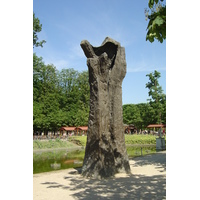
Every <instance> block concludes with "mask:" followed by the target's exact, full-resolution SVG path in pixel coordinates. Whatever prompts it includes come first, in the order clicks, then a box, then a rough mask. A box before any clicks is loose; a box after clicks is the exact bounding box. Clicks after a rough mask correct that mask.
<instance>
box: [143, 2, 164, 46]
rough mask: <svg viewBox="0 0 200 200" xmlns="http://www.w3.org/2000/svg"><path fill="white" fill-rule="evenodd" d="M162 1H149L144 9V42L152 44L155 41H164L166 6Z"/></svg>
mask: <svg viewBox="0 0 200 200" xmlns="http://www.w3.org/2000/svg"><path fill="white" fill-rule="evenodd" d="M164 2H165V1H164V0H149V3H148V7H149V8H150V10H151V11H149V10H148V9H145V15H146V20H149V22H148V26H147V35H146V41H147V40H149V41H150V42H154V39H157V40H158V41H159V42H161V43H162V42H163V40H165V39H166V4H165V3H164ZM149 12H150V14H149Z"/></svg>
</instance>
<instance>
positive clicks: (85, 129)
mask: <svg viewBox="0 0 200 200" xmlns="http://www.w3.org/2000/svg"><path fill="white" fill-rule="evenodd" d="M77 129H81V130H82V131H87V130H88V126H79V127H77Z"/></svg>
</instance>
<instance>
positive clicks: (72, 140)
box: [33, 134, 156, 150]
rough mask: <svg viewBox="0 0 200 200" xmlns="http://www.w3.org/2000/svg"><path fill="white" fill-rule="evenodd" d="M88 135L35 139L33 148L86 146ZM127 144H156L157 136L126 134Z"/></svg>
mask: <svg viewBox="0 0 200 200" xmlns="http://www.w3.org/2000/svg"><path fill="white" fill-rule="evenodd" d="M86 142H87V136H70V137H69V138H68V141H64V140H60V139H56V140H45V141H40V140H34V141H33V149H34V150H37V149H50V148H52V149H56V148H71V147H75V146H76V145H78V146H86ZM125 143H126V145H134V144H138V145H141V144H155V145H156V136H153V135H135V134H134V135H125Z"/></svg>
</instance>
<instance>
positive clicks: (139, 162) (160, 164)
mask: <svg viewBox="0 0 200 200" xmlns="http://www.w3.org/2000/svg"><path fill="white" fill-rule="evenodd" d="M133 160H134V161H135V164H134V166H135V167H142V166H144V165H155V166H156V168H157V169H158V168H160V169H161V170H160V172H163V171H166V152H165V151H164V152H158V153H156V154H150V155H145V156H141V157H136V158H134V159H133Z"/></svg>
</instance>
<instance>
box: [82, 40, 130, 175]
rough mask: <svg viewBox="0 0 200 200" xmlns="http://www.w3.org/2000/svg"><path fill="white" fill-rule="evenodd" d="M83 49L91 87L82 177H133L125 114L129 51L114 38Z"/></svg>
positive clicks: (86, 44) (84, 43)
mask: <svg viewBox="0 0 200 200" xmlns="http://www.w3.org/2000/svg"><path fill="white" fill-rule="evenodd" d="M81 47H82V49H83V51H84V53H85V55H86V57H87V65H88V69H89V83H90V113H89V122H88V136H87V144H86V150H85V157H84V162H83V167H82V174H83V176H86V177H95V178H103V177H111V176H113V175H114V174H116V173H118V172H126V173H130V165H129V160H128V156H127V151H126V146H125V138H124V128H123V114H122V81H123V79H124V77H125V74H126V60H125V49H124V48H123V47H121V45H120V43H118V42H116V41H114V40H112V39H111V38H106V39H105V40H104V42H103V43H102V45H101V46H100V47H93V46H92V45H90V43H89V42H88V41H86V40H84V41H82V42H81Z"/></svg>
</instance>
